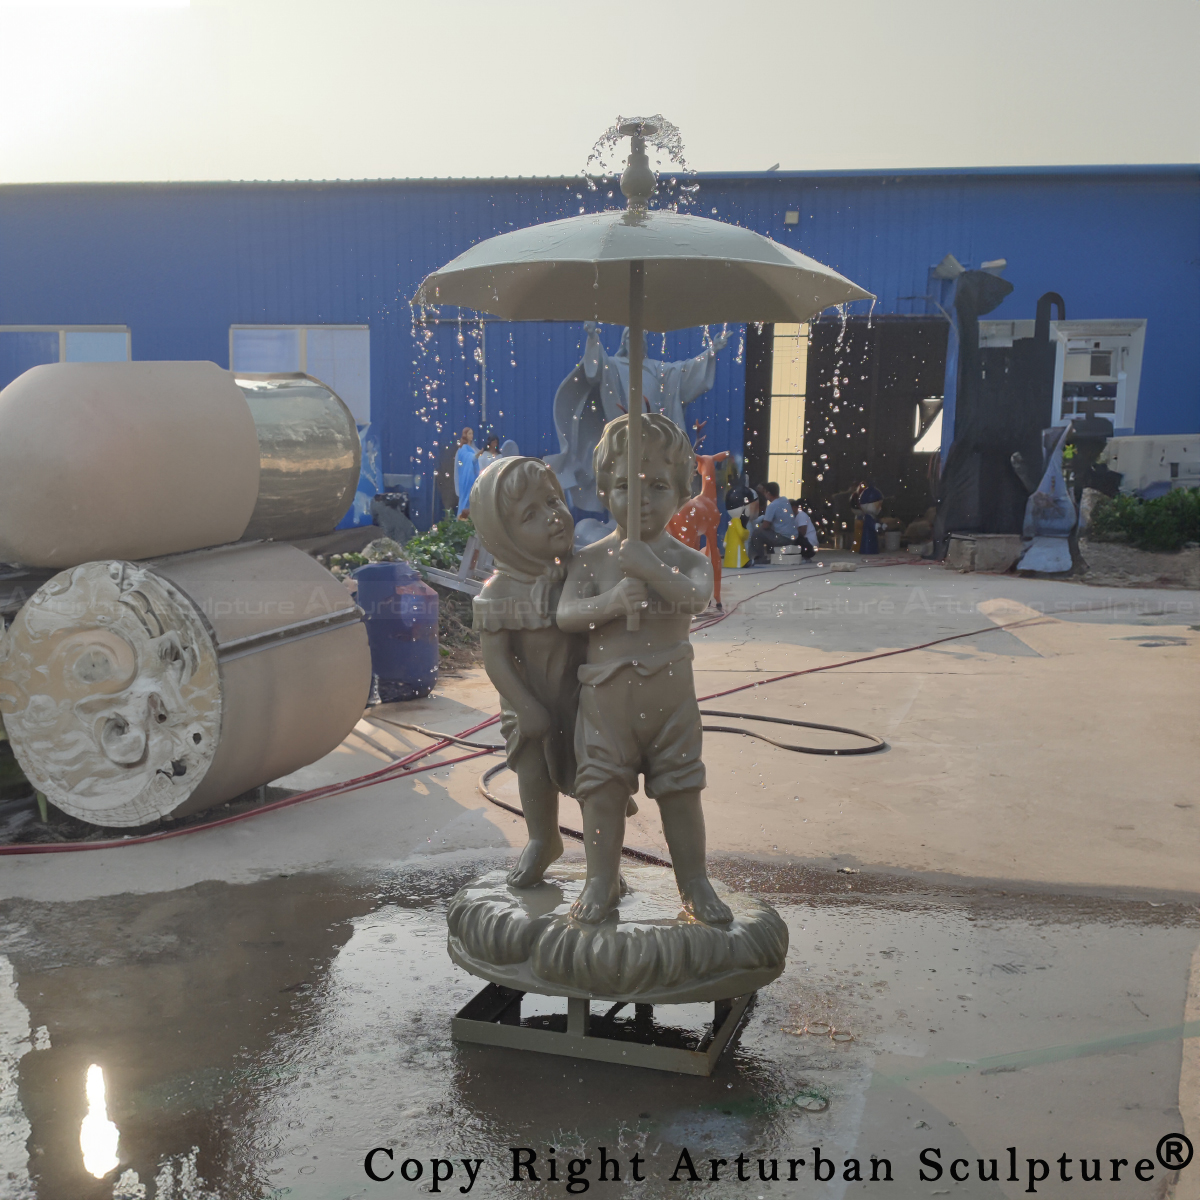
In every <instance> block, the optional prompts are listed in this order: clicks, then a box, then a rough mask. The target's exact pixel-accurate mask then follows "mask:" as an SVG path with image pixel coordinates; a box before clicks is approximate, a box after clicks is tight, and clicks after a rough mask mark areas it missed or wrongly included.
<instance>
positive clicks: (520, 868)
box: [507, 833, 563, 888]
mask: <svg viewBox="0 0 1200 1200" xmlns="http://www.w3.org/2000/svg"><path fill="white" fill-rule="evenodd" d="M562 852H563V842H562V838H561V837H560V836H559V835H558V834H557V833H556V834H555V835H554V837H553V838H551V839H549V840H546V841H541V840H538V839H536V838H530V839H529V842H528V843H527V844H526V846H525V849H524V850H522V851H521V857H520V858H519V859H518V860H517V865H516V866H515V867H514V868H513V869H512V870H511V871H509V873H508V876H507V882H508V884H509V886H510V887H515V888H527V887H533V885H534V884H535V883H541V882H542V877H543V876H544V875H545V873H546V868H547V867H548V866H549V865H550V864H551V863H552V862H554V861H555V860H556V859H557V858H559V857H560V856H561V855H562Z"/></svg>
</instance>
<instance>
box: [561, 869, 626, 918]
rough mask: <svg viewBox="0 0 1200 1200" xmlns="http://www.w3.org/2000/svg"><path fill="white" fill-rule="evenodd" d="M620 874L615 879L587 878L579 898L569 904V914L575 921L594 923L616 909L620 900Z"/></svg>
mask: <svg viewBox="0 0 1200 1200" xmlns="http://www.w3.org/2000/svg"><path fill="white" fill-rule="evenodd" d="M620 890H621V888H620V876H619V875H618V876H617V878H616V879H613V880H609V879H589V880H588V881H587V883H585V884H584V885H583V891H582V892H580V893H579V899H578V900H576V901H575V903H574V904H572V905H571V916H572V917H573V918H574V919H575V920H576V921H587V922H589V923H594V922H596V921H603V920H604V918H605V917H607V916H610V915H611V914H612V913H613V912H615V911H616V908H617V903H618V901H619V900H620V898H621V897H620Z"/></svg>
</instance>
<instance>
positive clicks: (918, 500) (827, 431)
mask: <svg viewBox="0 0 1200 1200" xmlns="http://www.w3.org/2000/svg"><path fill="white" fill-rule="evenodd" d="M948 328H949V326H948V325H947V323H946V321H945V320H944V319H942V318H933V317H906V316H894V317H892V316H888V317H875V318H874V319H870V318H867V317H850V318H848V319H847V320H845V321H842V320H841V319H840V318H836V317H835V318H833V319H822V320H819V321H815V322H813V324H812V325H811V326H809V330H808V338H807V346H806V355H805V360H806V372H805V397H804V426H803V442H802V445H803V453H802V460H803V467H802V475H801V490H800V495H801V499H802V500H803V502H804V507H805V509H806V511H807V512H808V513H809V514H810V515H811V516H812V518H813V520H814V521H815V522H816V523H817V527H818V529H819V531H820V532H821V535H822V541H825V539H826V538H829V539H830V541H831V542H832V541H833V539H834V538H835V537H836V536H837V535H839V534H840V535H842V536H843V537H846V536H847V535H848V534H849V533H850V531H851V530H852V529H853V523H854V515H853V513H852V511H851V505H850V495H851V493H852V492H853V491H854V489H855V488H856V487H857V486H858V485H859V484H860V483H867V482H870V483H873V484H874V485H875V486H876V487H877V488H879V490H880V491H881V492H883V496H884V508H883V512H884V515H885V516H887V517H890V518H893V519H897V520H899V522H901V523H902V524H903V525H907V524H908V523H909V522H910V521H913V520H916V519H917V518H918V517H920V516H922V515H924V513H925V511H926V509H927V508H929V506H930V505H932V504H933V503H934V489H935V487H936V482H937V481H936V470H937V465H938V460H939V456H938V453H937V450H938V446H937V442H938V439H937V437H936V429H935V428H934V427H935V425H936V422H937V421H938V420H939V419H940V413H941V399H942V392H943V388H944V381H945V372H946V337H947V331H948ZM785 403H786V402H785ZM847 544H849V543H848V542H847Z"/></svg>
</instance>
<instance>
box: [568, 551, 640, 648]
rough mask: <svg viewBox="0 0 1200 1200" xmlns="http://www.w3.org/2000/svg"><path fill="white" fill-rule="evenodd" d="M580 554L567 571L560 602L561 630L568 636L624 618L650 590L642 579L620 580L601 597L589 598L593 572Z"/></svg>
mask: <svg viewBox="0 0 1200 1200" xmlns="http://www.w3.org/2000/svg"><path fill="white" fill-rule="evenodd" d="M581 559H583V555H577V556H576V558H575V561H574V562H573V563H572V564H571V567H570V570H569V571H568V572H567V579H566V582H565V583H564V584H563V590H562V596H561V597H560V599H559V601H558V627H559V629H562V630H565V631H566V632H567V633H586V632H587V631H588V630H589V629H594V628H595V627H596V626H597V625H603V624H606V623H607V622H609V621H615V620H616V619H617V618H618V617H625V616H627V615H628V614H629V613H631V612H632V611H633V610H634V609H635V608H636V607H637V606H638V605H639V604H641V603H642V602H643V601H644V600H645V599H646V597H647V596H648V595H649V591H648V589H647V587H646V585H645V583H643V582H642V581H641V580H640V579H629V578H625V579H621V580H619V581H618V582H617V584H616V585H615V586H614V587H611V588H609V589H608V590H607V591H604V592H600V593H599V595H595V596H589V595H587V592H588V591H589V590H590V588H591V587H594V586H595V585H594V583H593V582H592V577H591V572H590V571H589V570H588V568H587V566H586V565H585V564H584V563H583V562H581Z"/></svg>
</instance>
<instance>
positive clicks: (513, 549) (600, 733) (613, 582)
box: [471, 414, 732, 924]
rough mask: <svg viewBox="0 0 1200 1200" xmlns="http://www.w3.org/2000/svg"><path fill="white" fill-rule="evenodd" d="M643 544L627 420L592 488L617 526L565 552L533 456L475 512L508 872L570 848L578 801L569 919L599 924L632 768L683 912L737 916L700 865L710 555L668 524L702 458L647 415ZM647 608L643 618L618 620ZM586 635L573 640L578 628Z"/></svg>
mask: <svg viewBox="0 0 1200 1200" xmlns="http://www.w3.org/2000/svg"><path fill="white" fill-rule="evenodd" d="M642 420H643V434H642V444H643V447H644V451H643V458H642V478H643V483H642V502H641V513H640V514H639V516H640V520H639V525H640V533H641V540H640V541H630V540H629V539H628V538H627V537H626V530H627V529H628V522H629V520H630V519H631V514H630V513H629V487H628V485H629V481H628V477H627V467H626V463H627V454H626V446H627V439H628V429H627V422H628V418H627V417H619V418H617V419H616V420H614V421H611V422H610V423H609V424H608V425H607V426H605V428H604V432H603V436H602V437H601V439H600V442H599V444H598V445H597V447H596V451H595V456H594V469H595V477H596V483H597V491H598V492H599V494H600V497H601V499H602V500H603V502H604V504H605V506H606V507H607V508H608V510H609V511H610V512H611V513H612V515H613V517H614V518H615V520H616V525H617V528H616V529H615V531H614V532H613V533H611V534H609V535H608V536H607V537H605V538H603V539H602V540H601V541H598V542H595V543H593V544H592V545H590V546H587V547H586V548H584V549H583V550H581V551H580V552H579V553H578V554H576V555H574V556H573V557H572V553H571V552H572V546H573V542H574V526H573V523H572V520H571V515H570V512H569V511H568V509H567V506H566V502H565V499H564V497H563V492H562V489H561V487H560V486H559V483H558V480H557V478H556V477H555V475H554V472H553V471H551V470H550V468H549V467H547V466H546V464H545V463H543V462H542V461H541V460H540V459H535V458H506V459H500V460H498V461H497V462H495V463H493V464H492V465H491V466H489V467H488V468H487V469H486V470H485V471H484V472H483V473H482V474H481V475H480V476H479V479H478V480H477V481H476V483H475V486H474V489H473V490H472V492H471V516H472V518H473V519H474V521H475V526H476V529H477V531H478V533H479V536H480V539H481V540H482V542H483V544H484V545H485V546H486V547H487V548H488V550H489V551H491V553H492V556H493V557H494V559H495V562H496V573H495V574H494V575H493V576H492V577H491V578H490V579H489V580H488V581H487V583H485V584H484V586H483V589H482V591H481V593H480V595H479V596H478V597H477V598H476V599H475V602H474V620H475V628H476V629H478V630H479V631H480V633H481V638H482V644H483V658H484V665H485V666H486V668H487V672H488V675H489V677H490V678H491V680H492V683H493V684H494V685H495V687H496V690H497V691H498V692H499V693H500V696H501V701H502V703H501V714H502V715H501V730H502V732H503V734H504V737H505V744H506V747H507V754H508V764H509V766H510V767H511V768H512V769H513V770H514V771H515V772H516V775H517V780H518V786H519V789H520V794H521V805H522V808H523V809H524V812H525V820H526V823H527V825H528V828H529V842H528V844H527V845H526V847H525V849H524V851H523V852H522V854H521V858H520V861H519V862H518V864H517V867H516V868H515V869H514V871H513V872H512V873H511V874H510V876H509V882H510V883H511V884H512V885H513V886H515V887H529V886H531V885H533V884H535V883H538V882H540V881H541V879H542V876H543V873H544V871H545V870H546V868H547V867H548V866H549V865H550V863H552V862H554V860H555V859H557V858H558V857H559V855H560V854H561V853H562V850H563V844H562V838H561V837H560V835H559V831H558V797H559V793H560V792H564V793H567V794H569V795H574V796H575V797H576V798H577V799H578V800H579V804H580V807H581V808H582V810H583V826H584V831H585V838H584V849H585V854H586V857H587V879H586V882H585V884H584V887H583V891H582V893H581V894H580V896H579V899H578V900H577V901H576V902H575V904H574V906H573V908H572V910H571V915H572V916H573V917H574V918H575V919H577V920H581V921H589V922H594V921H601V920H603V919H604V918H605V917H607V916H608V915H609V914H610V913H611V912H612V911H613V910H614V909H615V908H616V906H617V903H618V901H619V899H620V889H621V875H620V861H621V847H622V843H623V841H624V836H625V818H626V815H627V814H629V813H632V812H636V811H637V809H636V806H635V805H634V803H633V795H634V793H635V792H636V791H637V789H638V776H639V775H643V776H644V777H645V791H646V795H647V796H649V797H650V798H651V799H653V800H656V801H657V802H658V806H659V811H660V814H661V817H662V824H663V833H664V835H665V837H666V841H667V845H668V847H669V848H670V852H671V860H672V863H673V864H674V868H675V878H676V882H677V883H678V885H679V892H680V896H681V898H682V900H683V903H684V906H685V908H687V910H688V911H689V912H690V913H691V914H692V916H693V917H694V918H695V919H697V920H699V921H702V922H705V923H707V924H723V923H725V922H727V921H729V920H731V919H732V918H731V913H730V911H729V909H728V908H727V907H726V905H725V904H723V903H722V902H721V900H720V899H719V898H718V897H717V895H716V893H715V891H714V890H713V887H712V884H711V883H710V882H709V879H708V875H707V872H706V870H705V839H704V814H703V810H702V809H701V806H700V792H701V789H702V788H703V787H704V784H705V775H704V764H703V762H702V761H701V757H700V753H701V738H702V734H701V728H700V711H699V708H698V706H697V703H696V689H695V683H694V681H693V678H692V665H691V664H692V657H693V654H692V647H691V643H690V641H689V630H690V628H691V620H692V617H693V615H695V614H697V613H700V612H703V611H704V609H705V608H707V606H708V603H709V600H710V598H711V596H712V586H713V579H712V568H711V566H710V564H709V560H708V556H707V555H705V554H701V553H700V552H698V551H696V550H692V549H690V548H689V547H687V546H685V545H683V543H681V542H679V541H677V540H676V539H675V538H674V537H672V536H671V535H670V534H669V533H668V532H667V522H668V521H670V519H671V517H673V516H674V515H675V512H676V511H677V510H678V508H679V506H680V505H681V504H682V503H683V502H684V501H685V500H687V499H688V497H689V496H690V494H691V480H692V475H693V474H694V472H695V469H696V458H695V454H694V453H693V451H692V447H691V444H690V443H689V441H688V439H687V435H686V434H685V433H684V432H683V430H682V429H680V428H679V426H678V425H676V424H675V423H674V422H673V421H671V420H669V419H668V418H666V417H664V416H662V415H661V414H648V415H646V416H644V417H643V418H642ZM634 611H637V612H639V613H640V614H641V618H640V621H639V628H638V629H637V630H629V629H628V628H627V627H626V618H627V617H628V616H629V614H630V613H631V612H634ZM585 634H586V637H584V636H582V635H585Z"/></svg>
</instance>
